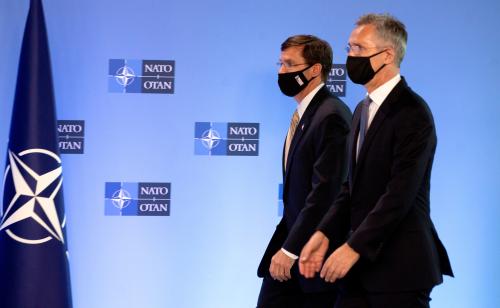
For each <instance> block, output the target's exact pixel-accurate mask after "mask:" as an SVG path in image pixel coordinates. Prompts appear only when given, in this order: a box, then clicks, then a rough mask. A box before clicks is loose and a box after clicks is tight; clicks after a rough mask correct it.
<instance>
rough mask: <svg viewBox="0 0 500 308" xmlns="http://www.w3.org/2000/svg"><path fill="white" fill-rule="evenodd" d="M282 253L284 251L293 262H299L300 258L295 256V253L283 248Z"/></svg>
mask: <svg viewBox="0 0 500 308" xmlns="http://www.w3.org/2000/svg"><path fill="white" fill-rule="evenodd" d="M281 251H283V253H284V254H286V255H287V256H288V257H290V258H291V259H293V260H297V259H298V258H299V257H298V256H296V255H294V254H293V253H291V252H289V251H287V250H286V249H285V248H281Z"/></svg>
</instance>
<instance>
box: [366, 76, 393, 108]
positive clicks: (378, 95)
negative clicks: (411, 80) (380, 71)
mask: <svg viewBox="0 0 500 308" xmlns="http://www.w3.org/2000/svg"><path fill="white" fill-rule="evenodd" d="M400 80H401V75H400V74H396V76H394V77H392V78H391V79H389V80H388V81H387V82H386V83H384V84H383V85H381V86H380V87H378V88H376V89H375V90H374V91H373V92H372V93H370V94H369V96H370V99H371V100H372V102H374V103H375V104H377V105H378V106H379V107H380V105H382V103H383V102H384V101H385V99H386V98H387V96H389V93H391V91H392V89H394V87H395V86H396V85H397V84H398V82H399V81H400ZM367 95H368V94H367Z"/></svg>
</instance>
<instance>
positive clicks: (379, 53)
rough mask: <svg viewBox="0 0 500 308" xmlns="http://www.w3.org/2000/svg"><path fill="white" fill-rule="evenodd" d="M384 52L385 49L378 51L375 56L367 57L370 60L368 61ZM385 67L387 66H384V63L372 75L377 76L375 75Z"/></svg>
mask: <svg viewBox="0 0 500 308" xmlns="http://www.w3.org/2000/svg"><path fill="white" fill-rule="evenodd" d="M384 51H387V49H384V50H382V51H379V52H377V53H376V54H373V55H371V56H369V57H368V58H370V59H371V58H372V57H375V56H377V55H379V54H381V53H383V52H384ZM386 65H387V64H385V63H384V64H383V65H382V66H381V67H379V68H378V70H376V71H375V73H374V74H373V75H375V74H377V73H378V72H379V71H380V70H381V69H383V68H384V66H386Z"/></svg>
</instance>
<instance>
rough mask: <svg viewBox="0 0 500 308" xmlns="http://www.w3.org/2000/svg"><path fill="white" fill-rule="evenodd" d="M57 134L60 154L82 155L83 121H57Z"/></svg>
mask: <svg viewBox="0 0 500 308" xmlns="http://www.w3.org/2000/svg"><path fill="white" fill-rule="evenodd" d="M57 132H58V134H59V137H58V139H59V140H58V143H59V152H60V153H61V154H83V150H84V141H85V140H84V137H85V121H81V120H59V121H57Z"/></svg>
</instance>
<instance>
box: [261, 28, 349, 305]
mask: <svg viewBox="0 0 500 308" xmlns="http://www.w3.org/2000/svg"><path fill="white" fill-rule="evenodd" d="M332 57H333V55H332V49H331V47H330V45H329V44H328V43H327V42H325V41H324V40H321V39H319V38H317V37H315V36H312V35H297V36H292V37H289V38H288V39H287V40H286V41H285V42H283V44H282V45H281V56H280V61H279V63H278V66H279V74H278V85H279V88H280V90H281V91H282V92H283V94H285V95H287V96H290V97H293V98H294V99H295V101H296V102H297V109H296V110H295V112H294V114H293V116H292V120H291V123H290V127H289V129H288V133H287V136H286V138H285V142H284V147H283V160H282V167H283V203H284V213H283V218H282V219H281V221H280V223H279V224H278V226H277V227H276V231H275V232H274V234H273V236H272V238H271V241H270V243H269V245H268V247H267V249H266V251H265V253H264V256H263V258H262V261H261V263H260V265H259V269H258V276H259V277H263V278H264V279H263V282H262V288H261V291H260V294H259V299H258V304H257V307H259V308H277V307H283V308H294V307H297V308H299V307H300V308H304V307H311V308H323V307H328V308H330V307H332V306H333V304H334V302H335V298H336V292H334V291H333V290H332V285H331V284H327V283H325V282H324V281H322V280H321V279H320V278H319V277H316V278H314V279H305V278H304V277H303V276H301V275H300V274H299V271H298V266H297V262H296V260H297V259H298V255H299V254H300V251H301V249H302V247H303V246H304V244H305V243H306V242H307V240H308V239H309V238H310V237H311V235H312V234H313V233H314V231H315V230H316V227H317V225H318V223H319V222H320V221H321V219H322V218H323V216H324V215H325V213H326V212H327V210H328V208H329V207H330V206H331V204H332V202H333V201H334V200H335V197H336V195H337V193H338V192H339V191H340V186H341V184H342V182H344V181H345V179H346V177H347V158H348V155H347V152H348V146H347V138H348V135H349V131H350V122H351V112H350V110H349V108H348V107H347V106H346V105H345V104H344V103H343V102H342V101H340V100H339V99H338V98H337V97H335V96H333V95H332V94H331V93H330V92H329V90H328V89H327V88H326V87H325V80H326V79H327V77H328V74H329V72H330V70H331V68H332Z"/></svg>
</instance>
